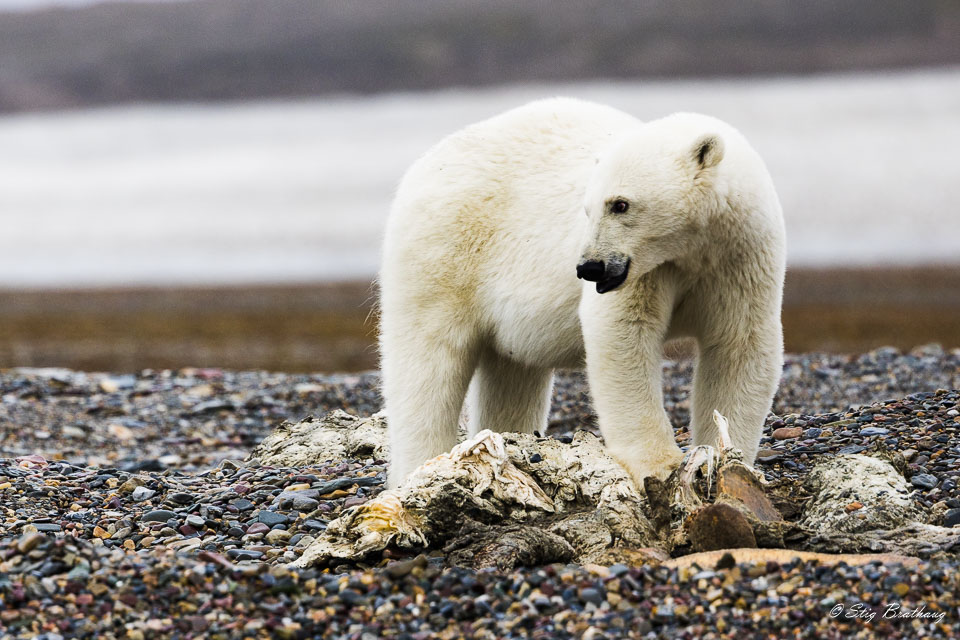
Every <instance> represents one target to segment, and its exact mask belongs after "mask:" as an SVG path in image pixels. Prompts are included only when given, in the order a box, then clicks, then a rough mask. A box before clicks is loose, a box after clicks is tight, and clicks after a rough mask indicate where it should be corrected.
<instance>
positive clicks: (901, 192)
mask: <svg viewBox="0 0 960 640" xmlns="http://www.w3.org/2000/svg"><path fill="white" fill-rule="evenodd" d="M554 95H572V96H578V97H583V98H587V99H592V100H596V101H601V102H605V103H609V104H612V105H614V106H616V107H619V108H621V109H624V110H627V111H629V112H631V113H633V114H635V115H637V116H638V117H640V118H643V119H653V118H657V117H660V116H663V115H667V114H669V113H671V112H674V111H678V110H688V111H701V112H705V113H708V114H711V115H715V116H718V117H720V118H723V119H725V120H727V121H729V122H731V123H732V124H734V125H735V126H736V127H738V128H740V129H741V130H742V131H743V132H744V133H745V134H746V136H747V137H748V138H749V139H750V140H751V141H752V142H753V144H754V146H755V147H756V148H757V149H758V150H759V152H760V153H761V155H762V156H763V157H764V158H765V159H766V161H767V163H768V166H769V169H770V171H771V173H772V174H773V177H774V180H775V182H776V184H777V187H778V189H779V193H780V197H781V200H782V203H783V208H784V211H785V215H786V219H787V230H788V238H789V273H788V277H787V288H786V293H785V296H786V299H785V308H784V325H785V331H786V342H787V348H788V350H790V351H808V350H815V349H816V350H829V351H860V350H865V349H869V348H872V347H877V346H881V345H893V346H896V347H899V348H902V349H906V348H910V347H912V346H914V345H917V344H923V343H928V342H940V343H941V344H943V346H945V347H958V346H960V252H958V247H960V222H958V217H960V211H958V203H960V161H958V159H957V158H958V151H960V3H957V2H956V1H955V0H912V1H911V2H902V1H901V0H845V1H844V2H834V1H833V0H822V1H820V0H817V1H815V0H751V1H743V0H736V1H735V0H653V1H642V2H641V1H637V0H605V1H602V2H601V1H597V0H576V1H563V2H561V1H557V0H554V1H550V2H547V1H543V2H532V1H518V0H485V1H483V2H478V1H475V0H363V1H353V2H349V1H345V0H183V1H176V2H155V1H154V2H150V1H140V2H95V1H93V0H70V1H68V0H60V1H53V0H0V368H3V367H13V366H65V367H74V368H82V369H92V370H117V371H132V370H137V369H142V368H160V367H180V366H187V365H191V366H218V367H230V368H257V369H261V368H263V369H272V370H284V371H353V370H361V369H369V368H375V367H376V350H375V348H374V347H373V345H374V342H375V338H376V318H375V315H373V314H371V308H372V303H373V300H374V299H375V295H376V293H375V288H374V287H373V286H372V284H371V281H372V278H373V276H374V275H375V273H376V270H377V266H378V254H379V244H380V238H381V233H382V229H383V224H384V220H385V217H386V214H387V210H388V206H389V202H390V197H391V193H392V191H393V189H394V188H395V186H396V184H397V182H398V180H399V179H400V176H401V175H402V173H403V171H404V169H405V168H406V167H407V166H408V165H409V164H410V162H412V161H413V160H414V159H415V158H416V157H417V156H418V155H420V154H421V153H422V152H423V151H425V150H426V149H427V148H428V147H429V146H430V145H432V144H433V143H434V142H436V141H437V140H439V139H440V138H441V137H442V136H443V135H446V134H447V133H450V132H452V131H454V130H455V129H457V128H459V127H461V126H463V125H466V124H468V123H470V122H473V121H475V120H478V119H481V118H484V117H488V116H491V115H494V114H496V113H497V112H499V111H502V110H505V109H508V108H510V107H513V106H517V105H519V104H521V103H523V102H526V101H528V100H531V99H535V98H540V97H548V96H554Z"/></svg>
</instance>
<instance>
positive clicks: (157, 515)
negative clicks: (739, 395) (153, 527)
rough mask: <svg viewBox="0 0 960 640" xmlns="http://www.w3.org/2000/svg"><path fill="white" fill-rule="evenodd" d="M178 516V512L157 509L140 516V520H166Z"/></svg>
mask: <svg viewBox="0 0 960 640" xmlns="http://www.w3.org/2000/svg"><path fill="white" fill-rule="evenodd" d="M176 517H177V514H176V513H174V512H173V511H168V510H166V509H155V510H153V511H148V512H147V513H145V514H143V515H142V516H140V522H166V521H167V520H170V519H171V518H176Z"/></svg>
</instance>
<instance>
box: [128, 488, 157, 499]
mask: <svg viewBox="0 0 960 640" xmlns="http://www.w3.org/2000/svg"><path fill="white" fill-rule="evenodd" d="M155 495H157V492H156V491H153V490H152V489H148V488H146V487H137V488H136V489H134V490H133V492H132V493H131V495H130V499H131V500H133V501H134V502H143V501H145V500H149V499H150V498H152V497H153V496H155Z"/></svg>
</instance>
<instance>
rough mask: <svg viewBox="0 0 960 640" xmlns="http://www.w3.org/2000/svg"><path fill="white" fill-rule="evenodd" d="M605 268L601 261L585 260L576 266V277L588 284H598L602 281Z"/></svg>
mask: <svg viewBox="0 0 960 640" xmlns="http://www.w3.org/2000/svg"><path fill="white" fill-rule="evenodd" d="M604 272H606V266H605V265H604V264H603V260H585V261H584V262H581V263H580V264H578V265H577V277H578V278H580V279H582V280H589V281H590V282H599V281H600V280H602V279H603V274H604Z"/></svg>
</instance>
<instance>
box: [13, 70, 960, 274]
mask: <svg viewBox="0 0 960 640" xmlns="http://www.w3.org/2000/svg"><path fill="white" fill-rule="evenodd" d="M553 95H572V96H577V97H583V98H588V99H592V100H597V101H600V102H606V103H609V104H612V105H614V106H617V107H619V108H622V109H624V110H626V111H629V112H631V113H634V114H636V115H637V116H639V117H641V118H643V119H651V118H656V117H659V116H662V115H666V114H668V113H671V112H673V111H678V110H687V111H700V112H703V113H708V114H711V115H715V116H718V117H720V118H722V119H725V120H728V121H729V122H731V123H733V124H734V125H735V126H737V127H738V128H740V129H741V130H742V131H743V132H744V133H745V134H746V136H747V137H748V138H749V139H750V140H751V141H752V142H753V144H754V145H755V146H756V147H757V149H758V150H759V151H760V153H761V155H763V156H764V158H765V159H766V161H767V164H768V166H769V168H770V171H771V173H772V174H773V177H774V180H775V182H776V184H777V187H778V190H779V193H780V197H781V201H782V203H783V207H784V211H785V214H786V217H787V232H788V242H789V256H790V257H789V260H790V263H791V264H793V265H804V266H837V265H889V264H929V263H950V264H956V263H957V262H958V260H960V254H958V251H957V248H958V240H957V238H958V235H957V234H958V231H960V223H958V221H957V220H958V215H960V211H958V203H960V162H958V160H957V154H958V151H960V68H951V69H945V70H924V71H911V72H898V73H889V74H881V75H841V76H823V77H810V78H791V79H749V80H740V79H738V80H710V81H684V82H633V83H623V82H618V83H613V82H598V83H576V84H557V85H544V86H523V87H506V88H494V89H477V90H447V91H440V92H431V93H418V94H393V95H381V96H375V97H347V96H343V97H334V98H322V99H321V98H318V99H314V100H308V101H299V102H257V103H244V104H225V105H212V106H206V105H204V106H199V105H143V106H133V107H122V108H109V109H97V110H87V111H74V112H60V113H46V114H25V115H9V116H4V117H0V287H37V286H40V287H65V286H118V285H119V286H123V285H142V284H216V283H264V282H296V281H315V280H339V279H351V278H367V277H369V276H371V275H372V274H373V273H374V272H375V271H376V268H377V264H378V253H379V243H380V234H381V230H382V227H383V223H384V219H385V216H386V213H387V209H388V205H389V201H390V197H391V194H392V192H393V189H394V188H395V186H396V183H397V181H398V180H399V178H400V176H401V175H402V173H403V171H404V169H405V168H406V167H407V166H408V165H409V163H410V162H412V161H413V160H414V159H415V158H416V157H417V156H418V155H419V154H421V153H422V152H423V151H424V150H426V149H427V148H428V147H429V146H430V145H431V144H433V143H434V142H436V141H437V140H439V139H440V138H441V137H442V136H443V135H445V134H447V133H449V132H452V131H454V130H456V129H457V128H459V127H461V126H463V125H465V124H468V123H470V122H473V121H475V120H478V119H481V118H484V117H487V116H490V115H493V114H496V113H497V112H499V111H502V110H505V109H508V108H510V107H513V106H516V105H519V104H521V103H523V102H525V101H528V100H532V99H535V98H540V97H547V96H553Z"/></svg>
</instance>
